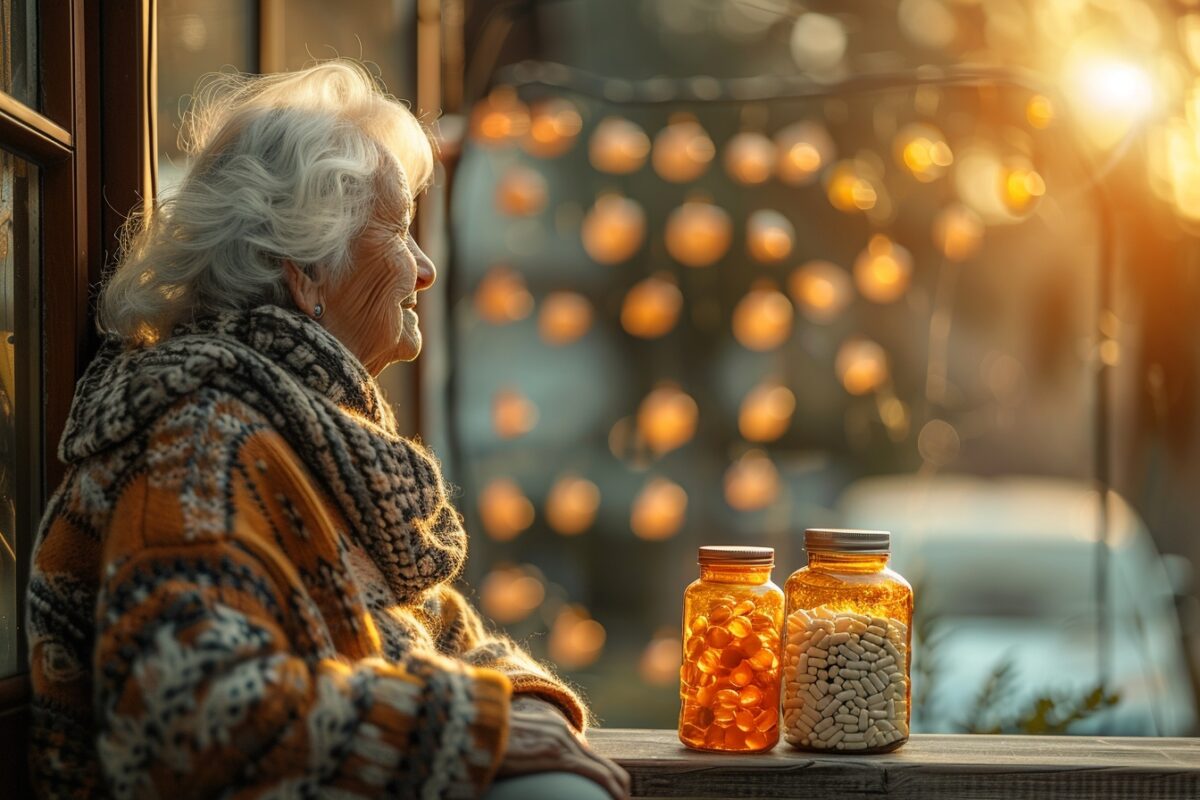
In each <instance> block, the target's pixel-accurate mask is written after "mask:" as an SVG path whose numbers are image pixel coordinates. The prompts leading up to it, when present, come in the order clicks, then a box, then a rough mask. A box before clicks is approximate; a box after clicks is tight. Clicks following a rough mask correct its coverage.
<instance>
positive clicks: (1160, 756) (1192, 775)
mask: <svg viewBox="0 0 1200 800" xmlns="http://www.w3.org/2000/svg"><path fill="white" fill-rule="evenodd" d="M588 740H589V741H590V742H591V743H592V745H593V746H594V747H595V749H596V750H597V751H599V752H600V753H602V754H603V755H605V756H608V757H609V758H612V759H614V760H615V761H617V762H618V763H619V764H621V765H622V766H623V767H625V769H627V770H629V772H630V774H631V775H632V776H633V786H634V797H691V798H726V797H771V798H779V799H780V800H783V799H784V798H796V800H801V798H802V799H803V800H819V799H820V798H831V800H853V799H854V798H871V799H872V800H878V798H884V797H886V798H905V799H906V800H907V799H908V798H912V800H937V798H956V799H957V798H1005V799H1006V800H1021V798H1034V797H1039V798H1040V797H1054V798H1079V800H1085V799H1086V800H1104V798H1118V797H1120V798H1139V800H1164V799H1166V798H1170V799H1171V800H1176V799H1178V800H1184V799H1185V798H1186V799H1187V800H1196V798H1200V739H1156V738H1144V739H1141V738H1096V737H1084V736H1054V737H1050V736H941V735H915V736H913V737H912V739H911V740H910V741H909V742H908V744H906V745H905V746H904V747H902V748H900V749H899V750H897V751H896V752H894V753H889V754H887V755H878V756H852V755H838V756H826V755H813V754H809V753H801V752H799V751H796V750H793V749H792V748H791V747H789V746H788V745H787V744H785V743H783V742H780V744H779V746H778V747H776V748H775V749H774V750H772V751H771V752H769V753H762V754H757V755H727V754H716V753H700V752H696V751H693V750H688V749H686V748H684V747H683V746H682V745H680V744H679V739H678V738H677V737H676V735H675V731H673V730H667V731H661V730H633V729H612V730H603V729H597V730H594V731H591V732H589V733H588Z"/></svg>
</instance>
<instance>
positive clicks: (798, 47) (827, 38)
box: [791, 12, 846, 74]
mask: <svg viewBox="0 0 1200 800" xmlns="http://www.w3.org/2000/svg"><path fill="white" fill-rule="evenodd" d="M791 50H792V60H793V61H795V62H796V66H798V67H799V68H800V69H802V70H805V71H807V72H813V73H818V74H821V73H828V72H829V71H831V70H832V69H833V68H834V67H837V66H838V65H839V64H841V62H842V57H843V56H844V55H845V54H846V28H845V27H844V26H843V25H842V23H841V21H839V20H838V19H837V18H836V17H830V16H827V15H825V14H817V13H814V12H809V13H806V14H801V15H800V16H799V17H797V19H796V25H795V27H793V28H792V38H791Z"/></svg>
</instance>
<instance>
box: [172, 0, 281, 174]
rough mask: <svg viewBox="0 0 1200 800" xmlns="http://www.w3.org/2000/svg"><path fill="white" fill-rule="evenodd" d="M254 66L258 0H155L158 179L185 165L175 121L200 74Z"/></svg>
mask: <svg viewBox="0 0 1200 800" xmlns="http://www.w3.org/2000/svg"><path fill="white" fill-rule="evenodd" d="M257 67H258V17H257V3H255V2H253V1H252V0H159V3H158V184H159V188H160V189H161V188H163V187H166V186H171V185H172V184H174V183H175V182H177V181H178V180H179V177H180V175H181V174H182V173H183V168H184V166H185V158H184V154H183V151H182V150H181V149H180V147H179V141H178V138H179V126H180V122H181V120H182V116H183V112H184V111H185V110H186V109H187V104H188V100H189V98H190V95H191V93H192V91H193V90H194V89H195V88H196V81H197V80H198V79H199V78H200V76H202V75H204V74H206V73H209V72H216V71H219V70H224V69H236V70H238V71H241V72H253V71H255V70H256V69H257Z"/></svg>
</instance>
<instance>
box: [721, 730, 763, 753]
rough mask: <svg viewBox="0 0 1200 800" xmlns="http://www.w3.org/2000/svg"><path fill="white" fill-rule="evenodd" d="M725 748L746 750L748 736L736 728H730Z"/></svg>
mask: <svg viewBox="0 0 1200 800" xmlns="http://www.w3.org/2000/svg"><path fill="white" fill-rule="evenodd" d="M756 732H757V731H756ZM725 747H726V748H727V749H729V750H745V749H746V734H744V733H742V732H741V731H740V730H738V729H737V727H736V726H733V727H731V728H729V730H727V731H725Z"/></svg>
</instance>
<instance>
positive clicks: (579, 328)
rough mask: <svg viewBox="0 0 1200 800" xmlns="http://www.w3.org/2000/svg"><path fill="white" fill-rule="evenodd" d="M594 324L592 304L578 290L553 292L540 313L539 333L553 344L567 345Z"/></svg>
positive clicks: (544, 301)
mask: <svg viewBox="0 0 1200 800" xmlns="http://www.w3.org/2000/svg"><path fill="white" fill-rule="evenodd" d="M591 326H592V304H591V303H589V302H588V301H587V298H586V297H584V296H583V295H581V294H578V293H577V292H551V293H550V294H548V295H546V299H545V300H543V301H542V309H541V311H540V312H539V313H538V334H539V335H540V336H541V337H542V341H544V342H546V343H547V344H551V345H560V346H561V345H566V344H570V343H571V342H574V341H576V340H577V339H579V337H581V336H583V335H584V334H585V333H587V331H588V328H590V327H591Z"/></svg>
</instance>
